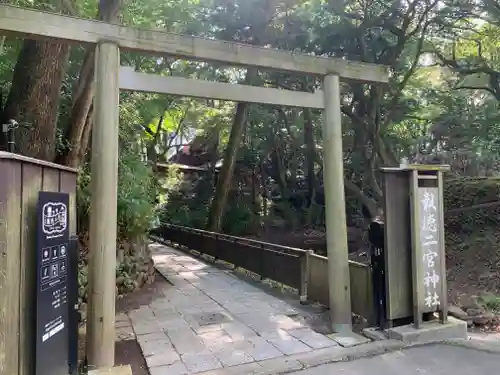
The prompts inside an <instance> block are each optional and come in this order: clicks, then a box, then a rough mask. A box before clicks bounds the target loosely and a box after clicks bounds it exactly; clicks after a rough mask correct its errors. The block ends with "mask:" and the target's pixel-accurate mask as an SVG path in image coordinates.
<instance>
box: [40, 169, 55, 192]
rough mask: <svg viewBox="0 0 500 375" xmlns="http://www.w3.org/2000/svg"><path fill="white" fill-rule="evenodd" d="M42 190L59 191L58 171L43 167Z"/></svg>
mask: <svg viewBox="0 0 500 375" xmlns="http://www.w3.org/2000/svg"><path fill="white" fill-rule="evenodd" d="M42 190H43V191H55V192H58V191H59V171H58V170H57V169H54V168H51V167H44V168H43V171H42Z"/></svg>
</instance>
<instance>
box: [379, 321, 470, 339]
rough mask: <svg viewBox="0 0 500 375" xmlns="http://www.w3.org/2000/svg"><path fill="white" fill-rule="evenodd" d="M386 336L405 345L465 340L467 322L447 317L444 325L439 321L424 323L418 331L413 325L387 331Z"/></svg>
mask: <svg viewBox="0 0 500 375" xmlns="http://www.w3.org/2000/svg"><path fill="white" fill-rule="evenodd" d="M387 336H388V337H389V338H390V339H394V340H400V341H402V342H404V343H405V344H414V343H419V344H423V343H431V342H440V341H445V340H450V339H466V338H467V322H464V321H462V320H459V319H455V318H452V317H449V318H448V322H447V323H446V324H441V323H440V322H439V321H431V322H424V323H422V326H421V328H420V329H416V328H415V327H414V326H413V324H410V325H405V326H400V327H395V328H390V329H388V330H387Z"/></svg>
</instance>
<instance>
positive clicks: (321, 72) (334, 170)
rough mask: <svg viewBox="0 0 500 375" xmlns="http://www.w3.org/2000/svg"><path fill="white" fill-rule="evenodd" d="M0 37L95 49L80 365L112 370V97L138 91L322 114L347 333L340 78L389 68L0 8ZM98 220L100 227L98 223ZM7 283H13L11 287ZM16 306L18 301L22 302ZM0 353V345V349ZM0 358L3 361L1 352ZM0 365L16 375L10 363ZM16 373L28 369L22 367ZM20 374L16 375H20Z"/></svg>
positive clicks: (333, 265) (341, 318)
mask: <svg viewBox="0 0 500 375" xmlns="http://www.w3.org/2000/svg"><path fill="white" fill-rule="evenodd" d="M0 34H4V35H6V34H8V35H12V34H14V35H16V36H21V37H27V38H43V39H49V40H57V41H58V42H66V43H69V42H72V43H75V42H76V43H85V44H92V45H96V60H95V62H96V66H95V69H94V71H95V78H96V80H95V91H96V92H95V100H94V106H93V108H94V113H95V117H94V125H93V128H92V156H93V157H92V166H91V178H92V181H93V183H92V192H91V196H92V200H91V207H92V210H91V212H90V247H91V248H92V249H93V251H94V254H95V255H94V256H92V257H91V259H90V263H89V276H88V278H89V285H91V287H90V294H89V306H88V309H89V311H90V312H91V314H90V315H89V317H88V323H87V359H88V362H89V365H91V366H94V367H95V368H100V367H110V366H113V364H114V340H115V332H114V319H115V305H114V301H115V277H116V275H115V273H116V270H115V268H116V226H117V207H116V202H117V173H118V163H117V157H118V133H119V124H118V122H119V113H118V107H119V91H120V89H125V90H139V91H151V92H158V93H165V94H173V95H182V96H194V97H202V98H212V99H213V98H215V99H221V100H233V101H240V102H250V103H264V104H272V105H282V106H297V107H308V108H320V109H323V110H324V115H325V116H324V119H325V120H324V127H323V140H324V154H325V155H324V160H325V165H324V182H325V201H326V210H325V211H326V226H327V246H328V249H327V250H328V255H329V261H328V273H327V274H328V284H329V289H328V293H329V305H330V313H331V318H332V319H331V320H332V323H333V326H334V329H335V330H339V331H342V330H350V329H351V303H350V281H349V271H348V248H347V228H346V218H345V197H344V173H343V151H342V126H341V111H340V86H339V82H340V80H341V79H344V80H357V81H362V82H367V83H387V82H388V78H389V74H388V68H387V67H384V66H378V65H374V64H367V63H361V62H352V61H346V60H344V59H336V58H323V57H317V56H311V55H301V54H296V53H290V52H282V51H277V50H273V49H271V48H259V47H255V46H250V45H242V44H236V43H229V42H223V41H217V40H208V39H202V38H195V37H189V36H182V35H177V34H170V33H165V32H161V31H157V30H140V29H136V28H131V27H125V26H121V25H112V24H107V23H104V22H98V21H93V20H87V19H78V18H74V17H66V16H63V15H60V14H50V13H44V12H40V11H35V10H28V9H21V8H15V7H12V6H7V5H0ZM121 51H136V52H137V51H140V52H144V53H148V54H156V55H159V56H161V57H165V56H173V57H176V58H185V59H189V60H202V61H207V62H210V61H212V62H218V63H224V64H227V65H231V66H240V67H252V68H254V69H267V70H277V71H283V72H291V73H302V74H304V75H309V76H315V77H316V78H320V79H321V81H322V83H323V91H319V90H318V91H317V92H316V93H307V92H297V91H290V90H278V89H271V88H264V87H252V86H244V85H235V84H223V83H217V82H200V81H191V80H186V79H180V78H172V77H160V76H146V75H143V74H140V73H136V72H133V71H130V69H127V68H125V69H123V68H122V69H121V68H120V52H121ZM103 217H106V218H107V220H104V221H103V220H102V218H103ZM9 282H12V281H9ZM23 298H24V297H23ZM0 345H1V344H0ZM0 353H2V352H1V351H0ZM0 361H7V364H6V366H7V365H8V366H7V373H8V374H17V373H18V372H17V371H16V369H17V367H16V366H18V358H17V357H16V358H11V357H9V358H7V359H5V358H3V359H2V357H0ZM21 362H22V365H21V367H22V366H25V363H29V361H28V360H24V359H23V360H21ZM21 373H22V374H24V372H21Z"/></svg>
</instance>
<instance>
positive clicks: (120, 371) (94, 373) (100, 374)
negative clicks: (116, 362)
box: [89, 365, 132, 375]
mask: <svg viewBox="0 0 500 375" xmlns="http://www.w3.org/2000/svg"><path fill="white" fill-rule="evenodd" d="M89 375H132V368H131V367H130V365H126V366H117V367H112V368H107V369H98V370H91V371H89Z"/></svg>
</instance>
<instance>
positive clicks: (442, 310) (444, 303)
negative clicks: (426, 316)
mask: <svg viewBox="0 0 500 375" xmlns="http://www.w3.org/2000/svg"><path fill="white" fill-rule="evenodd" d="M438 189H439V193H438V196H439V241H440V244H441V248H440V249H439V250H440V257H441V269H440V273H441V305H440V306H439V317H440V319H441V322H442V323H443V324H444V323H446V322H447V321H448V286H447V285H448V283H447V279H446V245H445V242H446V238H445V226H444V214H445V211H444V181H443V172H441V171H439V172H438Z"/></svg>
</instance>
